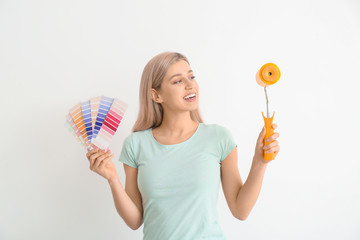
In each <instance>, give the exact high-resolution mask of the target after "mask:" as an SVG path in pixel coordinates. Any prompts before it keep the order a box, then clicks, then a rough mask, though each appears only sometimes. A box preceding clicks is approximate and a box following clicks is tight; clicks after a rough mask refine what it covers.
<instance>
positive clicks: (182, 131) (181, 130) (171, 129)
mask: <svg viewBox="0 0 360 240" xmlns="http://www.w3.org/2000/svg"><path fill="white" fill-rule="evenodd" d="M197 127H198V123H197V122H196V121H194V120H192V119H191V117H190V111H187V112H182V113H176V114H174V113H171V114H169V112H164V116H163V121H162V123H161V125H160V126H159V129H161V131H162V132H163V134H164V135H166V136H169V137H170V136H172V137H180V136H183V135H186V134H188V133H189V132H193V131H194V129H196V128H197Z"/></svg>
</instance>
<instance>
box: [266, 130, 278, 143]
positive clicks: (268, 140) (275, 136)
mask: <svg viewBox="0 0 360 240" xmlns="http://www.w3.org/2000/svg"><path fill="white" fill-rule="evenodd" d="M278 137H280V134H279V133H277V132H275V133H274V134H273V135H271V136H270V137H268V138H267V139H265V142H271V141H273V140H275V139H277V138H278Z"/></svg>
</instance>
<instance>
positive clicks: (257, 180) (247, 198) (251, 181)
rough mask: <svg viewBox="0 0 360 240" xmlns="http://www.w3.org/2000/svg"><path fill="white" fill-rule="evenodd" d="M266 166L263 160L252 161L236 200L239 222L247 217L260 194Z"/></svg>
mask: <svg viewBox="0 0 360 240" xmlns="http://www.w3.org/2000/svg"><path fill="white" fill-rule="evenodd" d="M267 164H268V163H267V162H264V160H259V161H254V160H253V163H252V165H251V169H250V172H249V176H248V178H247V180H246V182H245V183H244V185H243V186H242V187H241V189H240V191H239V193H238V195H237V198H236V206H237V207H238V216H239V217H238V218H239V219H241V220H245V219H246V218H247V217H248V216H249V214H250V212H251V210H252V208H253V207H254V205H255V202H256V200H257V198H258V196H259V193H260V189H261V185H262V182H263V178H264V174H265V170H266V166H267Z"/></svg>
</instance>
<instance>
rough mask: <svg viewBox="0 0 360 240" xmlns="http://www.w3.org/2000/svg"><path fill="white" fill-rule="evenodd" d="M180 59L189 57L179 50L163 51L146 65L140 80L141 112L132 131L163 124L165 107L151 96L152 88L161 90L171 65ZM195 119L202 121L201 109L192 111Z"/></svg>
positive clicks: (185, 59)
mask: <svg viewBox="0 0 360 240" xmlns="http://www.w3.org/2000/svg"><path fill="white" fill-rule="evenodd" d="M179 60H184V61H186V62H187V63H188V64H189V65H190V63H189V61H188V59H187V58H186V57H185V56H184V55H182V54H181V53H177V52H163V53H160V54H158V55H156V56H155V57H153V58H152V59H151V60H150V61H149V62H148V63H147V64H146V66H145V68H144V70H143V73H142V76H141V82H140V90H139V100H140V101H139V102H140V108H139V114H138V118H137V120H136V122H135V124H134V126H133V128H132V132H137V131H141V130H146V129H148V128H156V127H158V126H160V125H161V123H162V120H163V108H162V106H161V104H160V103H157V102H155V101H153V99H152V97H151V88H154V89H155V90H159V89H160V87H161V83H162V81H163V79H164V77H165V74H166V72H167V71H168V69H169V67H170V66H171V65H172V64H174V63H176V62H177V61H179ZM190 117H191V119H192V120H193V121H196V122H200V123H202V122H203V120H202V117H201V114H200V111H199V109H196V110H194V111H191V112H190Z"/></svg>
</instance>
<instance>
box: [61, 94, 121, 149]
mask: <svg viewBox="0 0 360 240" xmlns="http://www.w3.org/2000/svg"><path fill="white" fill-rule="evenodd" d="M126 109H127V104H126V103H125V102H123V101H121V100H119V99H117V98H109V97H105V96H101V97H94V98H91V99H90V100H88V101H85V102H81V103H78V104H76V105H75V106H74V107H72V108H71V109H70V111H69V113H68V114H67V115H66V116H65V117H66V122H65V124H66V126H67V127H68V129H69V131H70V132H72V134H73V135H74V136H75V137H76V139H77V140H78V142H80V143H81V144H82V145H83V146H84V147H85V148H86V149H87V151H90V150H91V149H93V147H94V146H95V147H98V148H100V149H106V150H107V149H108V148H109V145H110V142H111V140H112V138H113V137H114V135H115V132H116V130H117V129H118V127H119V125H120V123H121V120H122V119H123V116H124V113H125V111H126Z"/></svg>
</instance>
